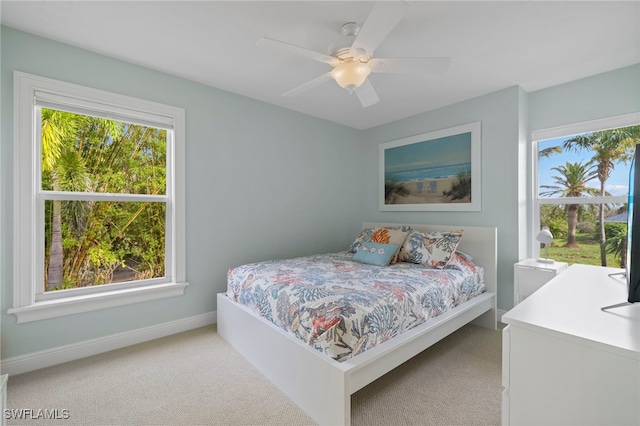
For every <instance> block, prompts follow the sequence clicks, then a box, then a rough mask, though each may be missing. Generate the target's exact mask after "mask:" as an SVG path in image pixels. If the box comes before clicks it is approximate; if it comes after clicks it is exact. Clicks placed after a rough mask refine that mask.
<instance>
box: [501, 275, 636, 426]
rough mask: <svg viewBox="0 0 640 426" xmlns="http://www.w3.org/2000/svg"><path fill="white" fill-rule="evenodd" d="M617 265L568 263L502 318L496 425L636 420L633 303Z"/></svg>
mask: <svg viewBox="0 0 640 426" xmlns="http://www.w3.org/2000/svg"><path fill="white" fill-rule="evenodd" d="M612 272H620V269H613V268H601V267H597V266H588V265H573V266H571V267H569V268H568V269H567V270H566V271H565V272H563V273H562V274H561V275H558V276H557V277H555V278H553V279H552V280H551V281H549V282H548V283H547V284H546V285H544V286H543V287H541V288H540V289H539V290H538V291H536V292H535V293H533V294H532V295H531V296H529V297H528V298H526V299H525V300H523V301H522V302H521V303H520V304H518V305H517V306H515V307H514V308H513V309H512V310H510V311H509V312H507V313H506V314H505V315H503V317H502V322H504V323H506V324H507V327H505V328H504V330H503V343H502V344H503V348H502V352H503V353H502V386H503V387H504V390H503V394H502V423H503V424H505V425H581V426H583V425H640V303H636V304H634V305H629V306H624V307H621V308H616V309H612V310H610V311H607V312H603V311H601V310H600V308H601V307H603V306H608V305H613V304H616V303H620V302H624V301H626V299H627V286H626V282H625V281H624V277H620V276H618V277H613V278H612V277H609V276H608V274H609V273H612Z"/></svg>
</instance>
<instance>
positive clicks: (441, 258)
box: [398, 230, 463, 269]
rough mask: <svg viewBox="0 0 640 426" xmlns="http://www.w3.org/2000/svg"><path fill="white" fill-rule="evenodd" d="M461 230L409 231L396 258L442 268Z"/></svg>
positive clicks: (453, 248) (452, 250) (446, 262)
mask: <svg viewBox="0 0 640 426" xmlns="http://www.w3.org/2000/svg"><path fill="white" fill-rule="evenodd" d="M462 233H463V231H462V230H460V231H442V232H428V233H422V232H411V233H410V234H409V235H408V236H407V238H406V240H405V242H404V244H403V245H402V247H400V253H399V255H398V260H400V261H401V262H413V263H420V264H423V265H427V266H429V267H430V268H436V269H443V268H444V267H445V266H447V264H448V263H449V260H451V254H452V253H453V252H455V250H456V247H458V244H459V243H460V239H461V238H462Z"/></svg>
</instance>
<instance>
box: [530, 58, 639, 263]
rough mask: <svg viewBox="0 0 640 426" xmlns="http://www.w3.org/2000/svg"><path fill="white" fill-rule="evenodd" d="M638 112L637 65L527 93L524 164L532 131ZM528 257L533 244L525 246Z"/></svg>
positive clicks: (531, 213)
mask: <svg viewBox="0 0 640 426" xmlns="http://www.w3.org/2000/svg"><path fill="white" fill-rule="evenodd" d="M638 112H640V64H636V65H632V66H629V67H625V68H620V69H618V70H613V71H610V72H606V73H602V74H598V75H595V76H591V77H588V78H583V79H580V80H576V81H572V82H569V83H565V84H562V85H559V86H554V87H550V88H547V89H543V90H538V91H535V92H531V93H530V94H529V105H528V117H529V118H528V122H529V131H528V134H527V140H528V142H527V143H528V147H529V149H528V157H527V165H528V167H531V165H532V164H533V158H532V157H533V150H532V149H530V148H531V144H532V138H531V134H532V133H533V132H534V131H537V130H542V129H549V128H553V127H560V126H565V125H570V124H576V123H583V122H587V121H591V120H597V119H601V118H608V117H616V116H621V115H626V114H631V113H638ZM527 178H528V181H527V188H528V189H529V194H527V199H528V204H527V217H528V221H527V230H528V232H529V233H530V232H531V227H532V223H533V220H532V218H531V216H532V215H533V207H532V205H531V197H532V191H531V188H532V187H533V184H532V176H531V173H527ZM526 249H527V254H526V256H528V257H531V256H532V255H533V254H532V251H533V243H532V242H528V243H527V247H526Z"/></svg>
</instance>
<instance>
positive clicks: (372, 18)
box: [351, 0, 409, 55]
mask: <svg viewBox="0 0 640 426" xmlns="http://www.w3.org/2000/svg"><path fill="white" fill-rule="evenodd" d="M408 7H409V6H408V5H407V4H406V3H405V2H403V1H400V0H395V1H377V2H376V3H375V5H374V6H373V9H372V10H371V13H370V14H369V17H368V18H367V20H366V21H365V23H364V24H363V25H362V28H361V29H360V31H359V32H358V35H357V36H356V39H355V40H354V41H353V45H352V46H351V49H358V50H364V51H365V52H366V53H367V54H369V55H371V54H373V51H374V50H376V48H377V47H378V46H379V45H380V43H382V41H383V40H384V39H385V38H387V36H388V35H389V33H390V32H391V31H392V30H393V29H394V28H395V26H396V25H398V22H400V20H401V19H402V18H404V16H405V14H406V13H407V9H408Z"/></svg>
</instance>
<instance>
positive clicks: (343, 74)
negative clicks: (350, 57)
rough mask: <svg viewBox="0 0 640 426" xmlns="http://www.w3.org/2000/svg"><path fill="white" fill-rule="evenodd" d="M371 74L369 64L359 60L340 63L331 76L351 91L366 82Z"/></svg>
mask: <svg viewBox="0 0 640 426" xmlns="http://www.w3.org/2000/svg"><path fill="white" fill-rule="evenodd" d="M369 74H371V68H370V67H369V65H367V64H365V63H362V62H359V61H345V62H342V63H339V64H338V65H336V66H335V68H333V71H331V77H333V79H334V80H335V81H336V83H338V85H339V86H340V87H342V88H343V89H347V90H348V91H349V92H353V91H354V90H355V89H357V88H358V87H360V86H362V83H364V81H365V80H366V79H367V77H368V76H369Z"/></svg>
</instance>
